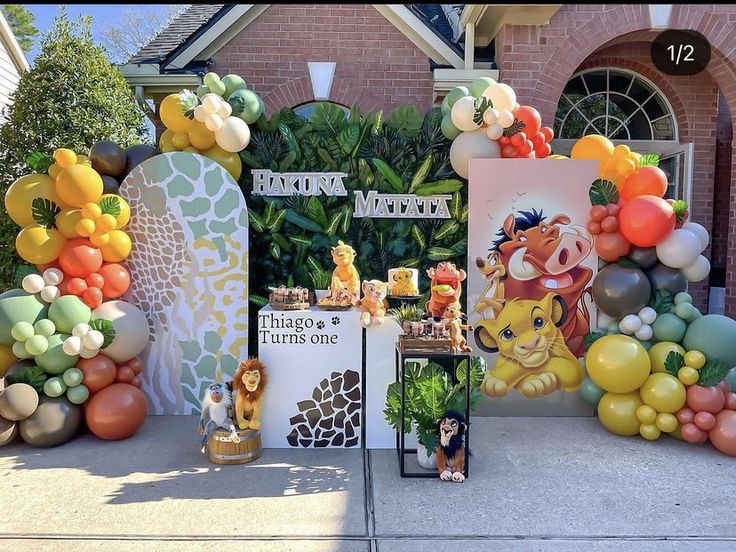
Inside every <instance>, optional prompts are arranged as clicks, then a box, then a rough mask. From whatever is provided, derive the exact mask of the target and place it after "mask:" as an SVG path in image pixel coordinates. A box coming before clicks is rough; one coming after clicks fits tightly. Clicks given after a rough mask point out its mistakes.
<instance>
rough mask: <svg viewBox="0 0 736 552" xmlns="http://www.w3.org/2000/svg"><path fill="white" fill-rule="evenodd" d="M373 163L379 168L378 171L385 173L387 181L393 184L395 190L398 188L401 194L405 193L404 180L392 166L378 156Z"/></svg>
mask: <svg viewBox="0 0 736 552" xmlns="http://www.w3.org/2000/svg"><path fill="white" fill-rule="evenodd" d="M373 165H374V166H375V167H376V168H377V169H378V172H380V173H381V174H382V175H383V177H384V178H385V179H386V181H387V182H388V183H389V184H391V187H392V188H393V189H394V190H396V191H397V192H398V193H400V194H403V193H404V182H403V181H402V180H401V177H400V176H399V175H398V174H396V173H395V172H394V170H393V169H392V168H391V167H389V166H388V165H387V164H386V163H384V162H383V161H381V160H380V159H378V158H374V159H373Z"/></svg>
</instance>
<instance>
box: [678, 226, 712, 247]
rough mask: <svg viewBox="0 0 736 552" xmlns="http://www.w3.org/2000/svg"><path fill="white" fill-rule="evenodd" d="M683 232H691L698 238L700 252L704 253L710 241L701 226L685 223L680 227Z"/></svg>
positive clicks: (706, 232)
mask: <svg viewBox="0 0 736 552" xmlns="http://www.w3.org/2000/svg"><path fill="white" fill-rule="evenodd" d="M682 229H683V230H687V231H688V232H692V233H693V234H695V235H696V236H698V239H699V240H700V247H701V250H700V252H701V253H702V252H703V251H705V249H706V248H707V247H708V242H709V241H710V236H709V235H708V231H707V230H706V229H705V228H704V227H703V225H701V224H698V223H697V222H690V221H688V222H686V223H685V224H683V225H682Z"/></svg>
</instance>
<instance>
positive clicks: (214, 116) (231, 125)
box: [194, 93, 250, 153]
mask: <svg viewBox="0 0 736 552" xmlns="http://www.w3.org/2000/svg"><path fill="white" fill-rule="evenodd" d="M201 102H202V103H201V104H200V105H198V106H197V107H195V108H194V118H195V119H196V120H197V121H199V122H201V123H204V125H205V126H206V127H207V128H208V129H209V130H211V131H212V132H214V133H215V142H217V145H218V146H220V147H221V148H222V149H224V150H225V151H228V152H231V153H232V152H238V151H242V150H244V149H245V147H246V146H247V145H248V143H249V142H250V128H249V127H248V123H246V122H245V121H243V120H242V119H240V118H239V117H234V116H232V112H233V108H232V106H231V105H230V104H229V103H228V102H227V100H225V99H223V98H222V97H221V96H219V95H217V94H214V93H209V94H205V95H204V96H203V97H202V99H201Z"/></svg>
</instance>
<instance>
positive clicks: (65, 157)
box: [53, 148, 77, 169]
mask: <svg viewBox="0 0 736 552" xmlns="http://www.w3.org/2000/svg"><path fill="white" fill-rule="evenodd" d="M53 157H54V161H56V162H57V163H58V164H59V166H60V167H61V168H62V169H64V168H66V167H71V166H72V165H74V164H75V163H76V162H77V154H76V153H74V152H73V151H72V150H70V149H69V148H59V149H57V150H56V151H54V155H53Z"/></svg>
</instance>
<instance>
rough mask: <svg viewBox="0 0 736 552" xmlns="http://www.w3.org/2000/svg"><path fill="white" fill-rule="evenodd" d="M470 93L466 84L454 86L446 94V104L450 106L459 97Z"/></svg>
mask: <svg viewBox="0 0 736 552" xmlns="http://www.w3.org/2000/svg"><path fill="white" fill-rule="evenodd" d="M470 95H471V94H470V90H468V88H467V87H466V86H456V87H455V88H453V89H452V90H450V92H449V93H448V94H447V105H449V106H450V107H452V106H453V105H455V102H456V101H458V100H459V99H460V98H462V97H463V96H470Z"/></svg>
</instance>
